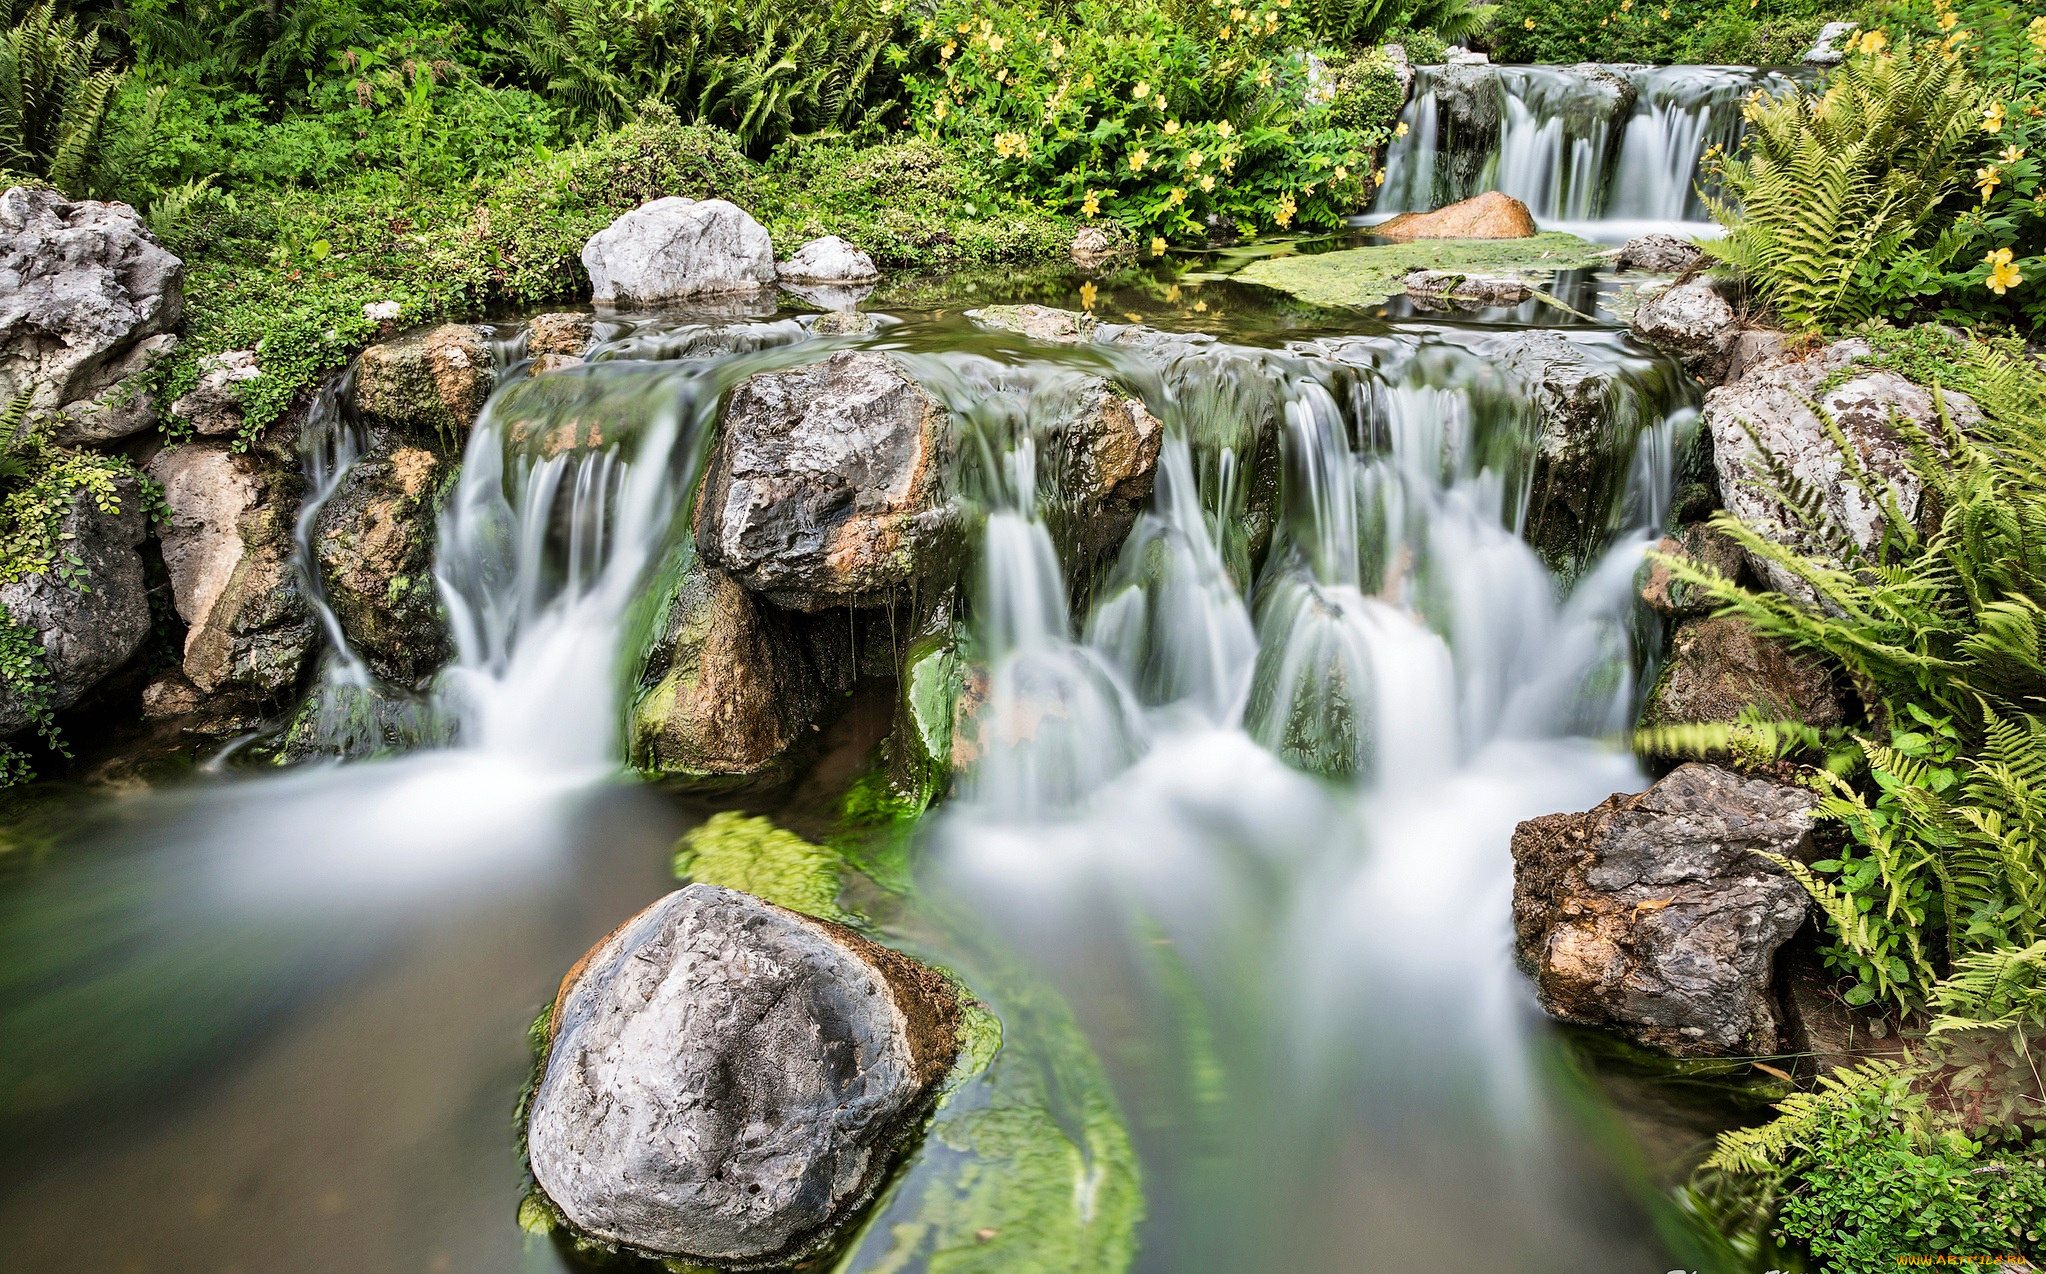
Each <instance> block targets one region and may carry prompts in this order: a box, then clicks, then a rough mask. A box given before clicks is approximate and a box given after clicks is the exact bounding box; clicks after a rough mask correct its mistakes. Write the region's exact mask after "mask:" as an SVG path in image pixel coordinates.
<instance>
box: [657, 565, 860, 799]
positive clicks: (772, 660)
mask: <svg viewBox="0 0 2046 1274" xmlns="http://www.w3.org/2000/svg"><path fill="white" fill-rule="evenodd" d="M641 686H642V687H643V688H642V690H641V692H640V697H639V701H638V703H637V704H636V705H635V707H634V708H633V714H632V725H633V738H632V763H633V765H634V766H636V767H637V768H639V769H640V770H643V771H646V772H649V773H656V774H663V775H669V776H675V777H679V778H682V779H685V780H689V781H692V782H693V783H695V784H697V785H705V784H709V785H713V786H715V785H717V783H718V781H719V780H729V779H748V778H754V777H756V776H760V775H764V774H768V773H770V772H772V771H774V770H775V769H776V768H777V767H778V766H780V765H781V764H782V763H783V762H784V761H785V760H787V759H788V756H789V753H790V750H791V749H792V748H794V747H795V746H796V745H797V744H798V743H799V742H800V741H801V740H802V739H803V738H804V736H805V735H806V734H807V733H808V731H809V729H810V727H811V725H812V724H813V723H814V722H815V721H816V718H817V714H818V711H819V709H820V708H821V707H822V706H823V705H822V694H821V692H820V690H819V689H818V687H817V684H816V676H815V674H814V673H813V672H812V670H811V668H810V667H809V663H808V660H807V659H806V657H805V653H804V649H803V643H802V641H801V639H800V637H799V635H798V634H797V633H796V632H795V631H794V630H793V628H792V626H791V624H790V620H789V617H787V616H785V615H783V614H781V613H780V612H778V611H776V610H775V608H774V607H773V606H771V605H769V604H768V603H766V602H764V601H761V600H760V599H758V598H756V597H754V596H753V595H752V594H751V593H748V592H747V591H746V590H745V589H743V588H741V587H740V586H739V584H738V583H737V582H736V581H735V580H733V579H732V577H731V576H729V575H727V574H725V573H724V572H723V571H720V570H717V569H716V568H714V567H706V566H703V565H701V564H699V565H698V566H697V567H695V568H694V569H692V570H691V571H690V572H689V574H688V575H686V576H684V577H683V580H682V585H681V588H680V589H679V590H678V591H677V593H676V596H675V600H674V601H673V602H672V603H671V604H670V605H669V608H668V618H667V622H666V623H665V625H664V626H663V629H662V632H661V635H660V637H659V638H658V639H657V640H656V641H655V643H654V646H653V649H652V650H651V651H650V652H649V653H648V656H647V664H646V669H645V672H644V674H643V675H642V677H641Z"/></svg>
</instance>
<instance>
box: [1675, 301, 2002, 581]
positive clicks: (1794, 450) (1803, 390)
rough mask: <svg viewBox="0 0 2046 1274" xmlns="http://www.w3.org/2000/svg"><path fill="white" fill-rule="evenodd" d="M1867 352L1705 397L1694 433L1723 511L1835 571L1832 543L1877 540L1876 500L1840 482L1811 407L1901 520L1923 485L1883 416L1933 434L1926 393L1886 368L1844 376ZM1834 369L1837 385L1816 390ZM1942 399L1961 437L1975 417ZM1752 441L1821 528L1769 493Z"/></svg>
mask: <svg viewBox="0 0 2046 1274" xmlns="http://www.w3.org/2000/svg"><path fill="white" fill-rule="evenodd" d="M1868 353H1869V346H1868V343H1867V342H1866V341H1862V340H1858V339H1855V340H1845V341H1838V342H1835V343H1834V344H1833V345H1830V346H1828V347H1827V348H1826V350H1825V351H1824V353H1823V354H1821V355H1820V356H1818V357H1815V358H1807V359H1802V360H1783V361H1779V362H1776V363H1772V364H1769V365H1767V366H1764V367H1762V368H1760V369H1757V370H1755V371H1751V372H1747V373H1745V374H1743V375H1742V377H1741V379H1740V381H1739V382H1738V383H1737V384H1734V385H1731V386H1725V387H1722V388H1719V389H1715V390H1713V391H1712V392H1711V393H1709V394H1707V395H1706V396H1705V426H1706V428H1708V429H1710V430H1711V431H1712V452H1713V464H1714V465H1715V467H1716V468H1717V469H1718V474H1719V488H1720V494H1721V496H1722V498H1723V499H1724V500H1725V503H1726V508H1727V510H1728V511H1729V512H1731V513H1732V514H1734V515H1735V516H1736V517H1738V518H1740V520H1741V521H1743V522H1745V523H1747V524H1748V526H1750V527H1752V528H1753V529H1754V530H1756V531H1757V532H1759V533H1761V534H1762V535H1764V536H1766V537H1767V538H1769V539H1771V540H1774V541H1776V542H1777V543H1779V544H1782V545H1785V546H1786V547H1789V548H1792V549H1795V550H1797V551H1798V552H1800V553H1804V554H1806V555H1808V556H1812V557H1816V558H1818V559H1820V560H1822V561H1835V562H1836V564H1841V563H1838V562H1837V559H1835V558H1834V557H1833V552H1834V545H1835V544H1836V543H1843V542H1844V543H1846V544H1849V545H1852V546H1853V549H1854V551H1855V552H1856V553H1857V554H1862V555H1868V554H1873V553H1874V552H1875V551H1876V549H1877V548H1878V547H1879V546H1880V545H1881V543H1882V538H1883V528H1884V521H1883V515H1882V512H1881V510H1880V508H1879V507H1878V506H1877V504H1876V502H1875V501H1874V500H1873V499H1871V498H1870V496H1869V494H1868V493H1867V492H1864V491H1863V490H1862V489H1861V486H1860V484H1858V483H1857V482H1855V480H1854V479H1853V477H1852V476H1851V475H1850V473H1849V471H1848V466H1847V462H1846V460H1845V459H1843V457H1842V456H1841V454H1840V449H1839V447H1838V446H1836V445H1835V444H1834V442H1833V440H1832V439H1831V438H1830V437H1828V436H1827V433H1826V429H1825V426H1824V424H1823V422H1822V421H1821V420H1820V418H1819V416H1818V415H1816V414H1814V412H1813V411H1812V407H1811V404H1813V403H1816V404H1817V406H1818V408H1819V410H1820V411H1822V412H1824V413H1825V414H1826V416H1828V417H1829V418H1830V419H1831V420H1832V421H1833V423H1834V424H1835V425H1837V426H1838V427H1839V430H1840V433H1841V435H1842V437H1844V438H1845V439H1846V441H1847V444H1848V446H1849V447H1851V448H1852V449H1853V452H1854V461H1855V464H1856V465H1857V466H1858V467H1859V468H1860V469H1861V470H1862V471H1863V472H1864V473H1866V474H1868V475H1869V477H1870V479H1871V481H1873V482H1875V483H1877V484H1880V488H1884V489H1886V490H1887V496H1888V498H1889V499H1890V500H1891V501H1893V502H1894V503H1895V505H1896V508H1897V509H1898V511H1899V512H1900V513H1901V514H1902V515H1903V516H1904V517H1905V518H1906V519H1907V520H1910V521H1916V520H1917V519H1918V517H1919V516H1920V500H1921V499H1922V497H1923V495H1924V484H1923V483H1922V482H1920V481H1919V480H1918V478H1917V476H1916V475H1915V474H1913V473H1912V472H1911V469H1910V464H1909V461H1910V457H1911V451H1910V446H1909V444H1908V443H1907V442H1906V440H1905V438H1904V436H1903V435H1902V434H1901V433H1899V432H1898V431H1897V430H1896V429H1895V428H1894V427H1893V426H1892V423H1891V421H1892V417H1893V413H1894V416H1895V418H1896V419H1900V420H1904V421H1908V422H1909V423H1910V424H1912V425H1914V426H1916V427H1917V428H1919V429H1922V430H1926V431H1928V432H1930V433H1932V434H1933V435H1934V437H1935V439H1936V437H1937V432H1938V430H1937V418H1936V413H1935V411H1934V408H1933V400H1932V394H1931V392H1930V391H1928V390H1926V389H1924V388H1922V387H1920V386H1918V385H1915V384H1913V383H1911V382H1910V381H1909V380H1906V379H1905V378H1904V377H1903V376H1901V375H1899V374H1897V373H1896V372H1892V371H1882V370H1873V369H1871V370H1867V371H1861V372H1859V373H1856V372H1855V371H1854V366H1853V365H1854V363H1855V361H1856V360H1858V359H1861V358H1865V357H1867V356H1868ZM1836 373H1839V374H1844V375H1845V376H1846V379H1844V380H1841V381H1840V383H1839V384H1837V385H1834V386H1833V387H1832V388H1830V389H1826V390H1824V392H1821V386H1822V385H1824V384H1825V383H1826V382H1827V381H1828V380H1830V379H1836V378H1837V377H1836ZM1945 398H1946V404H1947V411H1948V413H1949V414H1950V416H1951V418H1952V419H1953V422H1954V424H1955V425H1956V426H1957V427H1959V428H1961V429H1963V430H1966V429H1970V428H1973V427H1974V426H1975V425H1976V424H1978V423H1979V422H1980V421H1981V419H1982V414H1981V412H1980V411H1979V410H1978V409H1977V408H1976V406H1975V404H1974V401H1973V400H1972V399H1970V398H1968V396H1967V395H1965V394H1960V393H1953V392H1949V393H1947V394H1946V395H1945ZM1757 443H1759V444H1760V447H1761V448H1762V449H1765V450H1766V451H1767V453H1768V455H1769V456H1773V457H1774V458H1775V462H1776V463H1777V464H1780V465H1781V466H1782V467H1783V469H1784V470H1785V471H1786V472H1787V473H1788V474H1789V475H1790V477H1792V478H1794V479H1795V481H1796V482H1797V483H1798V484H1799V485H1801V486H1802V487H1804V488H1805V489H1806V490H1808V491H1810V492H1811V493H1812V495H1813V497H1814V498H1815V500H1816V502H1817V504H1816V507H1817V509H1818V510H1819V512H1820V513H1821V514H1822V515H1823V518H1824V523H1825V525H1824V527H1823V528H1821V529H1819V530H1810V529H1807V528H1806V527H1805V526H1804V525H1803V523H1802V521H1801V519H1799V518H1798V517H1795V516H1793V515H1792V514H1791V513H1790V512H1789V511H1788V510H1786V509H1785V508H1784V507H1783V505H1782V503H1781V502H1780V500H1779V499H1778V498H1777V495H1776V493H1775V491H1776V489H1777V488H1780V487H1781V486H1782V483H1781V482H1779V481H1778V480H1777V479H1776V478H1775V477H1774V476H1772V475H1771V474H1770V472H1769V462H1768V460H1767V459H1766V458H1765V457H1764V455H1763V454H1762V451H1761V450H1758V449H1757ZM1752 564H1753V566H1754V568H1755V573H1756V574H1758V575H1759V576H1761V577H1762V579H1763V580H1764V582H1766V583H1767V584H1768V585H1769V586H1770V587H1771V588H1774V589H1776V590H1777V591H1779V592H1782V593H1787V594H1789V595H1790V596H1792V597H1796V598H1799V599H1801V600H1803V601H1805V602H1807V603H1813V602H1816V601H1817V594H1815V593H1814V592H1813V591H1812V589H1811V587H1810V585H1808V584H1806V583H1805V582H1804V580H1803V579H1802V578H1800V577H1799V576H1797V575H1796V574H1795V573H1793V572H1791V571H1789V570H1786V569H1785V568H1783V567H1781V566H1779V565H1777V564H1775V563H1773V562H1770V561H1768V560H1767V559H1766V558H1757V559H1755V560H1754V561H1753V563H1752Z"/></svg>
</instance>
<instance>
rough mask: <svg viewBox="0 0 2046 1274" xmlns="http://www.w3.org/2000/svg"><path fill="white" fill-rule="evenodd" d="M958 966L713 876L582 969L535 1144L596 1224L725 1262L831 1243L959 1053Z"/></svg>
mask: <svg viewBox="0 0 2046 1274" xmlns="http://www.w3.org/2000/svg"><path fill="white" fill-rule="evenodd" d="M958 1023H959V1006H958V1003H957V1001H956V1000H955V999H954V997H953V994H952V992H951V989H950V987H949V986H948V984H947V983H946V982H945V981H944V979H943V978H942V977H940V976H939V975H938V974H936V973H935V972H933V971H932V970H930V969H927V968H925V967H923V966H922V965H919V964H917V963H915V962H914V961H912V960H910V959H908V958H907V957H904V956H902V955H899V954H897V953H895V952H893V951H890V950H888V949H886V948H884V947H881V946H879V945H877V944H875V943H872V942H869V941H867V940H866V939H864V938H862V937H860V936H859V935H858V934H856V933H854V932H853V931H851V930H850V929H846V928H844V927H842V926H839V925H835V924H831V923H829V922H826V921H822V920H817V919H813V918H811V917H809V916H805V915H801V914H799V913H797V912H793V911H788V910H786V909H784V908H781V907H777V906H774V905H772V904H770V903H767V902H763V901H761V900H760V899H758V898H754V897H752V896H750V895H748V894H742V893H737V892H734V891H732V890H729V889H721V888H718V887H716V886H712V885H703V884H695V885H689V886H687V887H685V888H683V889H678V890H676V891H675V892H674V893H671V894H669V895H668V896H667V897H665V898H663V899H661V900H660V901H659V902H656V903H655V904H654V905H653V906H651V907H649V908H647V909H646V910H645V911H642V912H641V913H639V914H638V915H637V916H634V917H633V918H632V919H631V920H628V921H626V922H625V924H624V925H622V926H621V927H620V928H619V929H618V930H617V931H616V932H614V933H613V934H612V935H611V936H610V937H608V938H606V939H604V941H603V942H601V943H599V944H598V945H597V947H596V948H595V949H594V950H592V951H591V952H590V953H589V954H588V955H586V956H585V957H583V959H582V961H581V962H579V963H578V964H577V965H576V967H575V968H574V969H572V970H570V972H569V974H568V977H567V978H566V979H564V981H563V983H562V987H561V994H560V996H559V998H558V999H557V1000H556V1002H555V1007H554V1012H553V1015H552V1018H551V1020H550V1022H549V1026H548V1038H549V1046H548V1054H547V1059H546V1062H545V1067H544V1070H543V1072H542V1077H541V1079H540V1083H539V1086H538V1088H537V1090H536V1091H535V1093H534V1095H533V1102H532V1109H531V1114H530V1116H529V1120H528V1124H527V1128H526V1149H527V1154H528V1156H529V1159H530V1162H531V1164H532V1170H533V1178H534V1180H535V1181H537V1182H538V1183H539V1185H540V1188H541V1189H542V1190H544V1191H545V1192H546V1194H547V1197H548V1198H549V1199H551V1200H552V1201H553V1202H554V1204H555V1206H556V1207H558V1208H559V1209H560V1210H561V1212H562V1214H563V1215H564V1216H565V1217H566V1218H567V1219H568V1221H569V1222H570V1223H571V1224H572V1225H573V1226H575V1227H576V1228H577V1229H579V1230H581V1231H582V1232H583V1233H585V1234H587V1235H591V1236H594V1237H596V1238H599V1239H602V1240H606V1241H608V1242H611V1243H616V1244H622V1245H625V1246H626V1247H628V1248H631V1249H634V1250H636V1251H638V1252H640V1253H645V1254H651V1255H656V1256H661V1257H673V1258H680V1259H682V1260H685V1261H690V1262H695V1263H699V1264H714V1265H718V1266H722V1267H727V1268H738V1269H758V1268H764V1267H769V1266H774V1267H779V1266H781V1265H784V1264H790V1263H794V1262H795V1261H797V1260H799V1259H801V1258H803V1257H805V1256H807V1255H809V1254H811V1253H813V1252H815V1251H816V1250H817V1249H818V1248H819V1247H820V1246H822V1245H823V1244H824V1243H826V1242H827V1241H828V1240H829V1238H830V1236H831V1234H832V1232H833V1231H834V1229H835V1228H836V1227H837V1226H838V1225H839V1224H840V1223H841V1222H842V1221H843V1220H844V1219H845V1218H846V1217H847V1216H849V1215H850V1214H851V1213H853V1212H854V1211H856V1210H857V1209H858V1208H859V1207H860V1206H861V1205H862V1204H863V1203H864V1202H865V1201H866V1200H867V1199H868V1198H869V1197H871V1196H872V1194H873V1192H874V1191H875V1189H876V1188H877V1187H878V1186H879V1185H880V1183H881V1181H882V1179H883V1178H884V1177H885V1175H886V1173H887V1171H888V1168H889V1164H890V1161H891V1159H892V1158H893V1156H894V1154H895V1152H896V1150H897V1148H898V1147H899V1146H900V1145H901V1143H902V1141H903V1140H904V1139H905V1138H906V1137H907V1136H908V1135H909V1134H910V1133H912V1132H913V1131H914V1129H915V1126H916V1123H917V1121H918V1119H919V1118H920V1117H921V1115H922V1114H923V1112H924V1110H925V1109H926V1108H927V1106H928V1104H929V1100H930V1098H931V1096H932V1093H933V1091H934V1088H935V1086H936V1085H937V1083H938V1082H939V1081H940V1080H941V1079H942V1078H943V1076H944V1075H945V1073H946V1072H947V1070H948V1069H949V1068H950V1066H951V1064H952V1059H953V1057H954V1056H955V1055H956V1054H957V1052H958V1043H959V1041H958V1035H959V1028H958Z"/></svg>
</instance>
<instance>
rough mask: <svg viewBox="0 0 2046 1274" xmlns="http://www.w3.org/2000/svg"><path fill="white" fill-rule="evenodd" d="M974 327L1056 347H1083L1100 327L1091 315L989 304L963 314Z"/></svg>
mask: <svg viewBox="0 0 2046 1274" xmlns="http://www.w3.org/2000/svg"><path fill="white" fill-rule="evenodd" d="M966 317H967V318H969V319H971V320H973V325H974V326H975V327H983V328H986V329H988V330H989V331H992V332H1014V333H1016V334H1017V335H1018V336H1027V337H1029V338H1030V339H1031V340H1033V341H1050V342H1052V343H1054V344H1058V345H1084V344H1086V343H1087V342H1088V341H1091V340H1093V339H1094V333H1095V330H1096V329H1097V328H1099V327H1100V326H1101V324H1100V322H1099V321H1098V320H1096V319H1095V317H1094V316H1093V315H1092V314H1083V313H1081V312H1079V311H1077V310H1058V309H1053V308H1052V307H1051V306H1048V305H989V306H984V307H983V308H981V309H978V310H968V311H966Z"/></svg>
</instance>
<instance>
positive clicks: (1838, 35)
mask: <svg viewBox="0 0 2046 1274" xmlns="http://www.w3.org/2000/svg"><path fill="white" fill-rule="evenodd" d="M1860 25H1861V24H1860V23H1859V22H1828V23H1827V24H1826V25H1825V26H1822V27H1820V28H1819V38H1818V39H1817V40H1815V41H1813V42H1812V47H1810V48H1809V49H1806V50H1805V52H1804V56H1803V57H1802V58H1800V59H1798V60H1799V61H1801V62H1803V63H1804V64H1805V65H1806V66H1838V65H1840V63H1842V62H1844V61H1846V60H1847V55H1846V53H1844V52H1842V51H1841V48H1840V42H1841V41H1843V40H1845V39H1846V38H1847V37H1848V36H1849V35H1852V34H1853V33H1854V31H1855V29H1856V28H1857V27H1859V26H1860Z"/></svg>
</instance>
